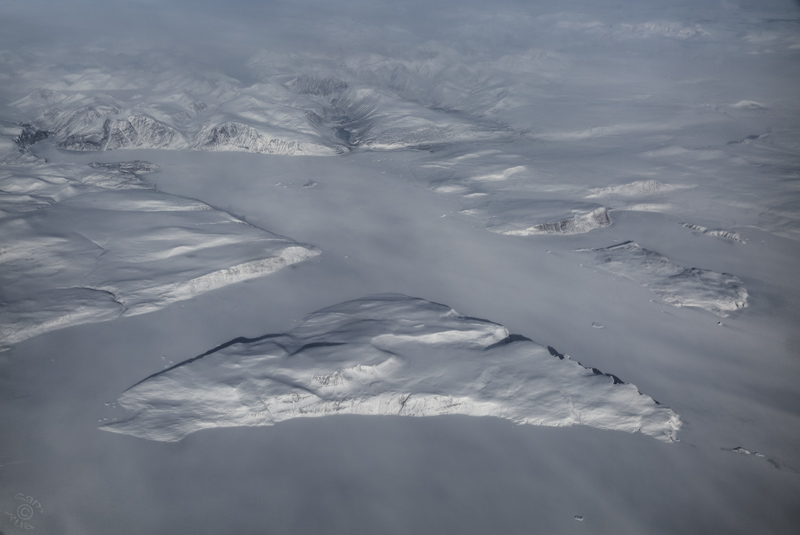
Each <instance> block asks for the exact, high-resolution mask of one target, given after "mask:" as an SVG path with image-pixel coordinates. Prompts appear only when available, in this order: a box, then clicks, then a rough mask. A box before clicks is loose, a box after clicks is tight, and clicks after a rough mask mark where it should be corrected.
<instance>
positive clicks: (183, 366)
mask: <svg viewBox="0 0 800 535" xmlns="http://www.w3.org/2000/svg"><path fill="white" fill-rule="evenodd" d="M119 405H120V406H121V407H123V408H125V409H127V411H128V412H129V414H128V417H127V418H124V419H121V420H118V421H114V422H111V423H109V424H107V425H104V426H102V427H101V429H103V430H106V431H112V432H115V433H122V434H128V435H133V436H137V437H141V438H146V439H150V440H161V441H178V440H180V439H181V438H183V437H184V436H186V435H188V434H189V433H193V432H195V431H199V430H201V429H207V428H213V427H236V426H265V425H273V424H276V423H278V422H281V421H284V420H288V419H292V418H308V417H319V416H327V415H335V414H360V415H399V416H437V415H443V414H461V415H470V416H492V417H497V418H504V419H507V420H511V421H513V422H515V423H518V424H530V425H544V426H557V427H559V426H572V425H587V426H591V427H596V428H599V429H609V430H618V431H625V432H629V433H634V432H641V433H644V434H646V435H649V436H652V437H654V438H657V439H659V440H662V441H664V442H672V441H674V440H676V435H677V431H678V429H679V428H680V426H681V422H680V419H679V417H678V415H676V414H675V413H674V412H673V411H672V410H670V409H669V408H667V407H665V406H663V405H660V404H658V403H657V402H655V401H653V399H651V398H650V397H648V396H646V395H642V394H641V393H639V392H638V390H637V389H636V387H635V386H633V385H630V384H625V383H623V382H622V381H620V380H619V379H618V378H616V377H614V376H610V375H606V374H603V373H601V372H599V371H598V370H596V369H593V368H585V367H583V366H581V365H580V364H579V363H577V362H575V361H573V360H571V359H570V358H569V357H567V356H565V355H562V354H560V353H558V352H557V351H555V350H553V349H552V348H548V347H544V346H541V345H539V344H537V343H535V342H533V341H531V340H529V339H527V338H525V337H522V336H516V335H509V332H508V330H507V329H506V328H505V327H503V326H502V325H498V324H496V323H493V322H491V321H487V320H482V319H477V318H472V317H467V316H464V315H461V314H459V313H458V312H456V311H455V310H453V309H451V308H450V307H447V306H445V305H441V304H436V303H432V302H429V301H425V300H423V299H419V298H413V297H408V296H405V295H399V294H382V295H376V296H371V297H366V298H362V299H357V300H354V301H349V302H345V303H341V304H339V305H335V306H332V307H329V308H326V309H323V310H320V311H319V312H316V313H314V314H311V315H309V316H308V317H307V318H306V319H305V320H304V321H303V322H302V323H301V324H300V325H298V326H297V327H296V328H294V329H292V330H291V331H289V332H288V333H283V334H269V335H264V336H261V337H258V338H253V339H246V338H238V339H235V340H232V341H231V342H229V343H227V344H223V345H221V346H219V347H217V348H214V349H212V350H210V351H208V352H206V353H204V354H202V355H200V356H198V357H195V358H192V359H189V360H186V361H184V362H181V363H179V364H176V365H175V366H173V367H171V368H169V369H167V370H164V371H162V372H159V373H156V374H154V375H151V376H150V377H147V378H145V379H143V380H142V381H140V382H139V383H137V384H135V385H134V386H132V387H131V388H129V389H128V390H126V391H125V392H124V393H123V394H122V395H121V396H120V398H119Z"/></svg>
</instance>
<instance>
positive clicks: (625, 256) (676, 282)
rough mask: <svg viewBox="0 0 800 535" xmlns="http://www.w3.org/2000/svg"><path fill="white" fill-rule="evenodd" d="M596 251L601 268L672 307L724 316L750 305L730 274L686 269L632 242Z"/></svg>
mask: <svg viewBox="0 0 800 535" xmlns="http://www.w3.org/2000/svg"><path fill="white" fill-rule="evenodd" d="M593 251H594V253H595V258H596V260H597V265H598V266H599V267H600V268H602V269H604V270H606V271H608V272H610V273H613V274H615V275H620V276H622V277H625V278H628V279H631V280H633V281H635V282H637V283H639V284H640V285H642V286H644V287H645V288H647V289H649V290H650V291H651V292H653V293H654V294H656V295H657V296H658V297H659V298H660V299H662V300H663V301H664V302H666V303H669V304H670V305H674V306H678V307H681V306H688V307H697V308H702V309H704V310H708V311H709V312H713V313H714V314H716V315H718V316H723V317H724V316H727V315H728V314H729V313H730V312H734V311H737V310H740V309H742V308H745V307H746V306H747V289H746V288H745V287H744V285H743V284H742V281H741V280H739V279H738V278H737V277H736V276H734V275H731V274H729V273H718V272H716V271H711V270H708V269H700V268H687V267H683V266H680V265H678V264H675V263H673V262H670V261H669V260H668V259H667V258H666V257H665V256H663V255H661V254H659V253H657V252H655V251H650V250H648V249H645V248H644V247H641V246H640V245H639V244H637V243H635V242H631V241H628V242H624V243H620V244H617V245H612V246H610V247H605V248H602V249H594V250H593Z"/></svg>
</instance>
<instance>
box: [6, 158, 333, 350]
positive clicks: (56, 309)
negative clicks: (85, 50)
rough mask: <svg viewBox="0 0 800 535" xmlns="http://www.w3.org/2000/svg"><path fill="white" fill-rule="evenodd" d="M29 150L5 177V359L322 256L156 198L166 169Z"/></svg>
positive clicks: (201, 206)
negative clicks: (48, 156)
mask: <svg viewBox="0 0 800 535" xmlns="http://www.w3.org/2000/svg"><path fill="white" fill-rule="evenodd" d="M20 150H21V152H18V155H17V156H16V157H15V158H6V159H5V160H4V162H3V165H2V166H0V235H2V236H3V240H2V243H0V272H1V273H2V277H0V290H2V295H3V306H2V308H0V348H7V347H9V346H10V345H12V344H15V343H18V342H20V341H22V340H25V339H27V338H30V337H32V336H36V335H38V334H41V333H44V332H47V331H50V330H53V329H58V328H62V327H68V326H71V325H77V324H81V323H89V322H97V321H106V320H110V319H114V318H116V317H119V316H121V315H133V314H141V313H144V312H150V311H153V310H157V309H159V308H162V307H164V306H166V305H168V304H170V303H173V302H175V301H180V300H184V299H189V298H191V297H194V296H196V295H199V294H201V293H204V292H207V291H210V290H214V289H216V288H221V287H223V286H226V285H229V284H233V283H236V282H240V281H244V280H248V279H252V278H254V277H260V276H263V275H266V274H269V273H272V272H274V271H277V270H279V269H281V268H283V267H285V266H288V265H291V264H295V263H297V262H301V261H303V260H305V259H308V258H311V257H313V256H316V255H318V254H319V251H318V250H317V249H315V248H313V247H310V246H304V245H301V244H299V243H296V242H294V241H292V240H290V239H288V238H283V237H280V236H276V235H274V234H271V233H269V232H267V231H264V230H262V229H259V228H256V227H253V226H251V225H248V224H246V223H245V222H243V221H241V220H239V219H236V218H235V217H233V216H231V215H230V214H228V213H226V212H222V211H220V210H216V209H214V208H212V207H211V206H209V205H207V204H205V203H203V202H200V201H196V200H194V199H187V198H183V197H177V196H174V195H168V194H164V193H160V192H157V191H155V190H154V189H153V188H152V186H151V185H150V184H148V183H146V182H144V181H143V180H142V178H141V175H143V174H146V173H149V172H153V171H155V170H156V169H157V166H155V165H153V164H151V163H149V162H144V161H140V160H135V161H130V162H115V163H93V164H90V165H89V166H81V165H55V164H48V163H46V162H45V161H44V160H42V159H39V158H36V157H33V155H31V154H30V153H29V152H28V151H27V150H26V149H20ZM26 155H28V156H30V158H29V159H25V158H23V159H24V160H25V161H24V162H22V163H20V162H18V161H17V160H20V158H22V157H25V156H26ZM28 160H30V161H28ZM23 164H24V165H23Z"/></svg>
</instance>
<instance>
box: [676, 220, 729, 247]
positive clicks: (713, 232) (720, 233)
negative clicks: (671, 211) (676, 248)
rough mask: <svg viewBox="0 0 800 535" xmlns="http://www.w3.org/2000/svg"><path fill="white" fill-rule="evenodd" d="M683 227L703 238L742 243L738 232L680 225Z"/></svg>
mask: <svg viewBox="0 0 800 535" xmlns="http://www.w3.org/2000/svg"><path fill="white" fill-rule="evenodd" d="M681 225H683V226H684V227H686V228H688V229H689V230H693V231H695V232H699V233H700V234H703V235H705V236H713V237H715V238H722V239H723V240H730V241H735V242H739V243H744V240H743V239H742V236H741V235H740V234H739V233H738V232H733V231H732V230H725V229H721V228H708V227H704V226H702V225H694V224H692V223H681Z"/></svg>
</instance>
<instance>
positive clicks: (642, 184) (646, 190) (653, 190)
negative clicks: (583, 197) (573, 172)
mask: <svg viewBox="0 0 800 535" xmlns="http://www.w3.org/2000/svg"><path fill="white" fill-rule="evenodd" d="M693 187H694V186H686V185H678V184H664V183H663V182H659V181H658V180H639V181H636V182H630V183H628V184H619V185H616V186H606V187H603V188H592V189H590V190H589V195H587V198H592V197H605V196H617V197H638V196H642V195H653V194H657V193H667V192H670V191H675V190H679V189H687V188H693Z"/></svg>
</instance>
